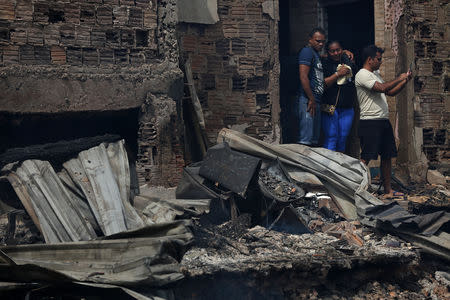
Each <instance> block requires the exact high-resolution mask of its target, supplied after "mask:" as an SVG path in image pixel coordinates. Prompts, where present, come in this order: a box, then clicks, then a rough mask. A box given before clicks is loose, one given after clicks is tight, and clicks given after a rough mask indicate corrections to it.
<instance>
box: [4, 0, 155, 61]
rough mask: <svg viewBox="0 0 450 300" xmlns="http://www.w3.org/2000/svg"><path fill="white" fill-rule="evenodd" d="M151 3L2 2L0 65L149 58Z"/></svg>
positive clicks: (147, 0) (134, 0) (152, 35)
mask: <svg viewBox="0 0 450 300" xmlns="http://www.w3.org/2000/svg"><path fill="white" fill-rule="evenodd" d="M156 28H157V6H156V0H132V1H124V0H90V1H81V0H80V1H77V0H73V1H63V0H61V1H59V0H58V1H53V0H52V1H50V0H1V1H0V66H1V65H3V66H8V65H12V64H23V65H52V64H55V65H87V66H98V65H103V64H119V65H141V64H143V63H149V62H151V61H152V60H154V59H155V58H156V57H157V56H158V54H157V42H156Z"/></svg>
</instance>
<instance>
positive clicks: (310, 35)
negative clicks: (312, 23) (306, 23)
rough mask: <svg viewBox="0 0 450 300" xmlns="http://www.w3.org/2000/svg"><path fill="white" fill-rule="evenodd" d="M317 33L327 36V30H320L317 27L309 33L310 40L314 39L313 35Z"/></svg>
mask: <svg viewBox="0 0 450 300" xmlns="http://www.w3.org/2000/svg"><path fill="white" fill-rule="evenodd" d="M316 32H318V33H320V34H323V35H326V34H325V30H323V29H322V28H320V27H316V28H314V29H313V30H311V32H310V33H309V38H312V37H313V35H314V33H316Z"/></svg>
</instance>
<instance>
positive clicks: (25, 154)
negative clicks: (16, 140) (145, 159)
mask: <svg viewBox="0 0 450 300" xmlns="http://www.w3.org/2000/svg"><path fill="white" fill-rule="evenodd" d="M119 139H120V136H119V135H115V134H105V135H100V136H93V137H84V138H79V139H75V140H69V141H65V140H63V141H58V142H55V143H47V144H41V145H32V146H28V147H24V148H11V149H8V150H6V151H5V152H4V153H2V154H1V155H0V168H3V167H4V166H5V165H6V164H8V163H12V162H15V161H23V160H27V159H41V160H48V161H51V162H57V163H62V162H64V161H65V160H67V159H68V158H70V157H72V156H76V155H77V154H78V153H79V152H81V151H84V150H87V149H90V148H92V147H95V146H97V145H99V144H101V143H104V142H106V143H111V142H115V141H117V140H119Z"/></svg>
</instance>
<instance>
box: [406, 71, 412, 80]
mask: <svg viewBox="0 0 450 300" xmlns="http://www.w3.org/2000/svg"><path fill="white" fill-rule="evenodd" d="M406 74H407V75H408V80H410V79H411V78H412V71H411V70H408V72H406Z"/></svg>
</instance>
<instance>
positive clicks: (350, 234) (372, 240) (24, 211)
mask: <svg viewBox="0 0 450 300" xmlns="http://www.w3.org/2000/svg"><path fill="white" fill-rule="evenodd" d="M132 166H133V162H130V161H129V158H128V156H127V152H126V150H125V145H124V142H123V140H121V141H118V142H108V143H102V144H100V145H99V146H96V147H93V148H89V149H86V150H83V151H81V152H80V153H78V154H77V156H76V157H72V158H70V159H69V160H66V161H63V162H62V163H61V164H60V166H59V165H58V166H52V164H51V163H50V162H48V161H42V160H36V159H28V160H24V161H19V162H14V163H11V164H8V165H6V166H5V167H4V168H3V169H2V175H3V178H4V179H6V180H8V182H9V183H10V186H11V187H12V189H13V190H14V191H15V193H16V195H17V196H16V197H17V198H18V199H19V201H18V202H19V205H17V203H16V205H13V207H11V206H10V205H11V201H10V200H8V201H3V202H4V203H1V201H0V209H1V210H2V213H3V215H2V216H1V217H0V230H3V231H4V235H3V237H2V241H3V243H5V244H7V246H3V247H0V260H1V261H3V263H0V269H1V270H2V272H0V274H3V276H1V275H0V280H3V281H14V282H33V283H48V282H53V283H55V282H57V283H62V282H65V283H68V282H69V283H71V284H79V283H83V284H89V286H90V288H104V287H106V286H103V285H105V284H106V285H107V287H108V288H119V289H121V290H122V291H124V292H125V293H127V294H128V295H132V296H133V297H135V298H137V299H147V298H146V296H144V295H147V296H151V295H160V296H161V295H163V294H164V295H166V296H163V298H164V297H169V298H170V295H172V296H174V295H176V296H177V297H180V298H192V299H196V298H203V299H206V298H210V296H211V295H210V294H205V295H203V296H198V297H194V296H193V294H195V293H196V291H194V290H193V289H194V288H195V287H196V286H197V285H198V284H199V283H200V282H204V281H205V280H206V281H208V280H213V281H214V280H216V279H217V278H218V277H220V276H221V275H220V274H222V275H223V274H234V275H236V274H238V275H239V274H240V275H239V276H237V278H246V279H245V280H243V281H242V284H243V283H244V282H247V281H248V280H263V279H262V278H265V279H264V280H267V278H268V277H272V276H278V275H279V274H280V272H281V273H283V274H284V275H283V276H280V278H279V280H278V281H282V280H287V278H288V277H289V276H291V277H292V276H293V277H295V280H294V282H296V284H297V286H301V289H302V291H303V292H304V291H306V290H309V289H313V290H314V289H316V288H317V286H318V285H323V284H326V283H327V282H338V281H336V280H334V281H333V280H330V278H331V277H333V276H335V275H333V274H335V273H336V272H344V273H346V272H347V273H349V274H350V275H348V278H347V280H350V279H351V278H353V277H355V276H356V277H357V276H358V271H357V270H358V269H359V268H361V267H367V268H369V269H370V268H374V267H373V266H378V267H379V266H380V265H382V266H387V265H390V266H395V268H394V269H395V270H396V271H395V272H397V271H398V273H399V274H400V273H402V271H401V270H403V269H402V266H405V265H407V266H412V265H414V262H416V261H417V260H418V259H419V257H418V252H417V251H416V250H417V249H418V247H419V248H420V249H421V250H425V251H427V252H428V253H432V254H434V255H436V256H438V257H440V258H443V259H446V260H450V245H449V241H450V239H449V234H448V224H449V220H450V214H449V213H448V212H447V211H445V210H435V211H432V212H430V213H429V214H423V215H413V214H411V212H408V211H407V210H405V209H404V208H403V207H402V206H401V205H399V204H398V203H396V202H391V203H384V202H382V201H381V200H379V199H378V198H376V197H375V196H373V195H372V194H370V193H369V192H368V191H367V188H368V187H369V185H370V175H369V172H368V169H367V168H366V166H365V165H364V164H362V163H361V162H360V161H358V160H356V159H353V158H351V157H348V156H346V155H344V154H341V153H337V152H333V151H329V150H327V149H322V148H310V147H307V146H302V145H270V144H267V143H265V142H262V141H259V140H256V139H253V138H251V137H248V136H246V135H244V134H241V133H238V132H235V131H232V130H228V129H223V130H222V131H221V133H220V134H219V141H218V144H217V145H216V146H214V147H212V148H210V149H208V151H207V153H206V155H205V158H204V160H203V161H201V162H198V163H194V164H192V165H190V166H187V167H186V168H185V169H184V172H183V175H182V179H181V181H180V183H179V185H178V186H177V188H176V189H162V188H150V187H146V186H143V187H140V188H138V187H137V179H136V176H135V173H134V170H133V167H132ZM55 170H58V171H55ZM0 200H1V199H0ZM380 231H384V232H391V233H393V234H395V235H396V236H399V237H402V238H403V239H404V240H400V239H398V238H396V237H393V236H389V235H386V234H385V233H384V234H381V235H380V234H379V232H380ZM192 232H193V234H192ZM36 243H37V244H36ZM42 243H45V244H42ZM22 244H31V245H22ZM186 251H187V252H186ZM382 269H383V268H382ZM30 270H33V272H30ZM355 270H356V271H355ZM384 270H385V273H389V272H388V271H387V270H389V269H388V268H385V269H384ZM391 270H392V268H391ZM439 271H442V272H444V273H445V272H448V270H439ZM24 272H28V275H26V276H24V275H23V273H24ZM395 272H394V273H395ZM408 272H409V271H408ZM411 272H412V271H411ZM411 272H409V273H411ZM409 273H408V274H409ZM277 274H278V275H277ZM311 274H313V275H314V280H312V279H308V277H309V276H310V275H311ZM374 274H375V273H374ZM182 278H184V280H181V281H180V279H182ZM249 278H250V279H249ZM264 280H263V281H264ZM176 282H178V283H177V285H175V286H174V284H175V283H176ZM218 282H220V280H219V281H218ZM308 282H309V283H308ZM313 282H314V283H313ZM208 284H209V283H208ZM280 284H281V285H283V284H282V283H280ZM168 285H169V286H168ZM263 285H264V284H263ZM284 285H285V288H286V289H289V288H288V287H287V285H286V284H284ZM6 286H7V288H8V289H9V288H11V286H10V285H6ZM211 286H214V285H211ZM245 286H246V288H250V287H252V286H254V284H253V285H252V284H247V283H246V284H245ZM260 287H261V286H260ZM129 288H132V289H133V290H129ZM298 288H300V287H298ZM161 289H163V291H162V290H161ZM263 290H264V288H263ZM294 290H295V289H294ZM294 290H291V291H290V292H292V293H293V294H292V295H294V294H296V293H297V292H294ZM136 291H139V294H137V293H136ZM265 292H267V290H265ZM272 292H273V291H272ZM290 292H289V293H290ZM161 293H162V294H161ZM187 293H192V294H191V295H188V294H187ZM276 293H281V294H279V295H278V294H277V295H278V296H280V295H284V296H286V293H287V292H280V291H277V292H276ZM167 295H169V296H167ZM252 295H253V296H255V297H256V298H257V296H258V293H256V294H252ZM231 296H232V295H231ZM253 296H252V297H253ZM280 297H281V296H280ZM274 298H277V297H274ZM281 298H283V297H281ZM293 298H295V297H293Z"/></svg>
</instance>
